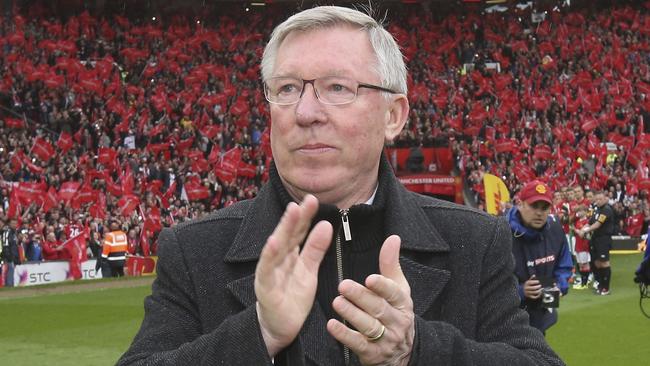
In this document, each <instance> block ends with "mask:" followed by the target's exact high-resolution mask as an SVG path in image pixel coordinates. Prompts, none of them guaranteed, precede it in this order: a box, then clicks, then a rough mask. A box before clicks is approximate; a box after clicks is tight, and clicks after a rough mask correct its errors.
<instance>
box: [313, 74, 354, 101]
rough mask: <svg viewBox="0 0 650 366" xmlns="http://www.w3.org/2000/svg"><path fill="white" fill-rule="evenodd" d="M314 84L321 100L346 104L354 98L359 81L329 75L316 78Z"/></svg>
mask: <svg viewBox="0 0 650 366" xmlns="http://www.w3.org/2000/svg"><path fill="white" fill-rule="evenodd" d="M314 84H315V85H314V86H315V88H316V90H317V91H318V97H319V99H320V101H321V102H323V103H326V104H345V103H350V102H352V101H353V100H354V98H355V97H356V95H357V88H358V83H357V82H356V81H354V80H352V79H348V78H343V77H338V76H328V77H325V78H320V79H316V81H315V82H314Z"/></svg>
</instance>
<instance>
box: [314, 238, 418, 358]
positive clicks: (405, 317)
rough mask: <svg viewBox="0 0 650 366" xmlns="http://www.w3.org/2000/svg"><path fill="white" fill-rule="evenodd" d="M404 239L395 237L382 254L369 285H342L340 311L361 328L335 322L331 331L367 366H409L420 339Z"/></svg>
mask: <svg viewBox="0 0 650 366" xmlns="http://www.w3.org/2000/svg"><path fill="white" fill-rule="evenodd" d="M399 249H400V238H399V236H397V235H393V236H390V237H389V238H388V239H386V241H385V242H384V244H383V246H382V248H381V251H380V253H379V271H380V273H381V274H379V275H377V274H373V275H370V276H368V278H366V286H363V285H361V284H359V283H357V282H354V281H352V280H344V281H342V282H341V283H340V284H339V292H340V293H341V296H338V297H337V298H335V299H334V301H333V302H332V306H333V308H334V310H335V311H336V312H337V313H339V315H341V317H342V318H343V319H345V320H346V321H347V322H348V323H350V325H352V326H353V327H354V328H355V329H357V330H354V329H351V328H348V327H347V326H346V325H345V324H343V323H341V322H340V321H338V320H336V319H330V321H329V322H328V323H327V330H328V331H329V332H330V334H331V335H332V336H333V337H334V338H336V339H337V340H338V341H339V342H341V343H343V344H344V345H346V346H347V347H348V348H350V350H351V351H352V352H354V353H355V354H356V355H357V356H358V357H359V360H360V361H361V364H363V365H391V366H392V365H400V366H401V365H407V364H408V362H409V359H410V357H411V351H412V349H413V341H414V339H415V314H414V313H413V300H412V299H411V287H410V286H409V284H408V282H407V281H406V277H404V274H403V273H402V269H401V267H400V265H399Z"/></svg>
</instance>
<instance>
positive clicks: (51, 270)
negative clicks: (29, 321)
mask: <svg viewBox="0 0 650 366" xmlns="http://www.w3.org/2000/svg"><path fill="white" fill-rule="evenodd" d="M157 259H158V258H157V257H139V256H129V257H127V259H126V263H125V264H124V273H125V275H127V276H145V275H154V274H155V273H156V261H157ZM96 263H97V260H95V259H88V260H86V261H85V262H82V263H81V280H94V279H96V278H102V271H101V269H100V268H98V269H97V270H95V265H96ZM71 279H72V276H71V274H70V264H69V263H68V261H44V262H27V263H24V264H20V265H17V266H16V267H15V270H14V284H15V285H16V286H35V285H45V284H49V283H56V282H63V281H66V280H71Z"/></svg>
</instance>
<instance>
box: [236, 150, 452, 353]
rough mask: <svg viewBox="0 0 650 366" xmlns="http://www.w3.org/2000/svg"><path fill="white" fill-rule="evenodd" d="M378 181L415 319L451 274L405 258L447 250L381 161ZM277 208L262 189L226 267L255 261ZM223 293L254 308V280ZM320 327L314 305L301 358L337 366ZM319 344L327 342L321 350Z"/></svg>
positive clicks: (279, 211) (331, 346)
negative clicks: (397, 238)
mask: <svg viewBox="0 0 650 366" xmlns="http://www.w3.org/2000/svg"><path fill="white" fill-rule="evenodd" d="M379 181H380V185H381V184H385V185H386V186H385V187H383V188H384V189H386V192H387V193H388V194H387V202H386V211H385V212H386V217H385V225H386V228H387V229H386V233H387V234H389V235H391V234H396V235H399V236H400V238H401V239H402V246H401V248H402V250H401V255H400V262H401V267H402V270H403V271H404V275H405V277H406V279H407V280H408V283H409V285H410V286H411V297H412V299H413V305H414V312H415V314H416V315H420V316H421V315H422V314H424V313H425V312H426V311H427V310H429V309H430V307H431V305H432V304H433V303H434V302H435V300H436V299H437V298H438V295H439V294H440V293H441V292H442V290H443V289H444V287H445V285H446V284H447V282H448V280H449V278H450V276H451V274H450V272H449V271H447V270H446V269H445V268H435V267H429V266H426V265H423V264H420V263H417V262H416V260H414V259H411V258H413V257H417V253H422V252H427V253H439V254H443V255H444V254H446V253H448V252H449V245H448V244H447V243H446V242H445V241H444V240H443V239H442V237H441V236H440V234H439V233H438V231H437V230H436V228H435V227H434V225H433V223H432V220H431V219H430V218H429V217H428V216H427V213H426V212H425V210H424V209H423V208H422V207H421V206H420V204H418V202H416V200H415V196H414V195H412V194H411V193H409V192H408V191H407V190H406V188H404V187H403V186H402V185H401V184H400V183H399V181H398V180H397V179H396V178H395V175H394V174H393V171H392V168H391V167H390V165H389V164H388V160H387V159H386V158H385V157H384V156H383V155H382V162H381V167H380V177H379ZM279 202H280V200H279V199H278V196H277V193H276V192H274V190H273V189H272V187H271V185H270V184H267V185H265V186H264V187H263V188H262V190H261V191H260V193H259V194H258V196H257V197H256V198H255V199H254V200H253V201H252V203H251V205H250V207H249V208H248V212H247V214H246V215H245V217H244V220H243V222H242V224H241V226H240V228H239V231H238V233H237V235H236V236H235V239H234V242H233V245H232V247H231V248H230V250H229V251H228V253H227V254H226V256H225V258H224V261H225V262H226V263H238V262H250V261H256V260H257V259H258V258H259V256H260V253H261V251H262V247H263V246H264V244H265V242H266V239H267V238H268V237H269V236H270V235H271V233H272V232H273V230H274V229H275V226H276V225H277V223H278V222H279V220H280V217H281V216H282V214H283V212H284V208H283V207H282V205H281V204H280V203H279ZM227 288H228V290H229V291H230V292H231V293H232V294H233V295H234V296H235V297H236V298H237V299H238V300H239V301H240V302H241V303H242V305H244V306H251V305H253V304H254V303H255V287H254V274H251V275H249V276H247V277H244V278H240V279H238V280H235V281H233V282H231V283H229V284H228V285H227ZM326 322H327V319H325V315H324V312H323V311H322V309H321V308H320V305H319V304H318V301H314V306H313V308H312V310H311V312H310V314H309V316H308V318H307V320H306V321H305V325H304V327H303V329H302V331H301V332H300V338H301V344H302V346H303V351H304V353H305V355H306V356H307V357H308V358H309V359H311V360H313V361H314V362H315V363H317V364H318V365H322V366H325V365H334V364H337V362H336V361H335V359H333V357H337V356H338V352H334V351H333V350H337V349H338V348H337V344H336V342H335V340H334V338H332V337H331V336H330V335H329V333H328V332H327V329H326V327H325V324H326ZM309 340H312V341H309ZM313 340H321V341H320V342H315V341H313ZM322 340H327V341H326V344H323V342H322Z"/></svg>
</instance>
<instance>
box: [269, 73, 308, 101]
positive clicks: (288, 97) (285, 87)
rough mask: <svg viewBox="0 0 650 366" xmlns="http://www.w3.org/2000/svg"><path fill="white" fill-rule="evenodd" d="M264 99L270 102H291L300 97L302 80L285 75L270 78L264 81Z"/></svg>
mask: <svg viewBox="0 0 650 366" xmlns="http://www.w3.org/2000/svg"><path fill="white" fill-rule="evenodd" d="M264 90H265V94H266V99H267V100H268V101H269V102H271V103H277V104H293V103H296V102H297V101H298V99H300V94H301V93H302V80H300V79H295V78H287V77H276V78H270V79H269V80H267V82H266V83H265V88H264Z"/></svg>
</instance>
